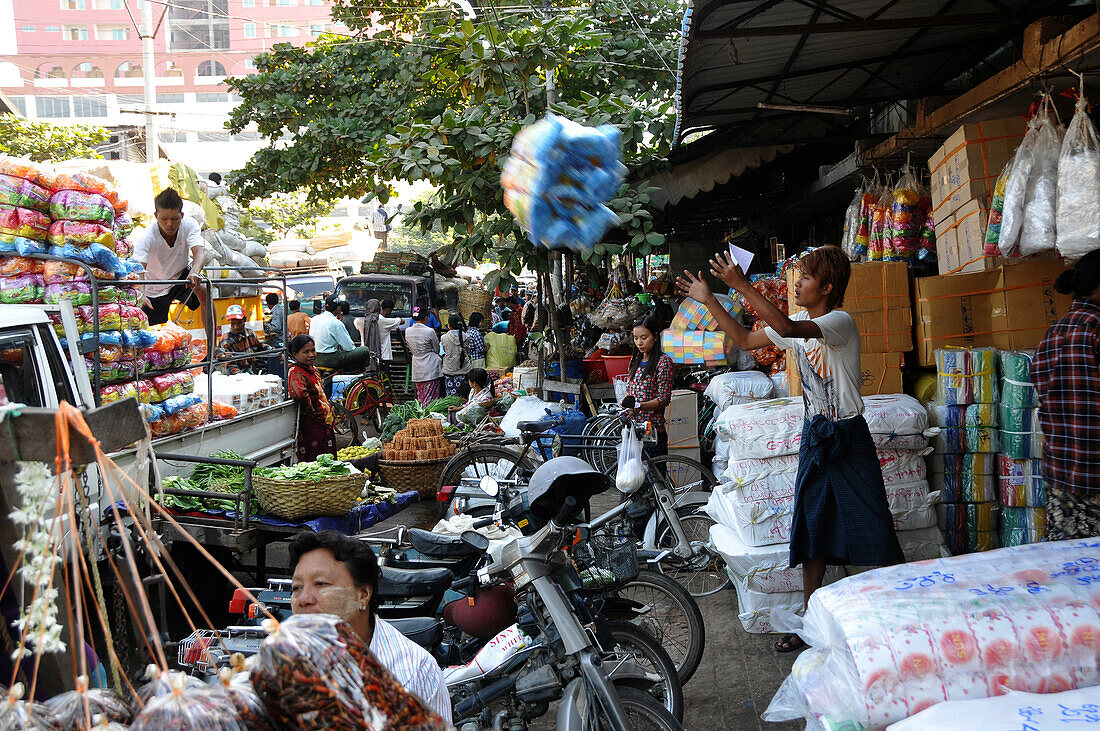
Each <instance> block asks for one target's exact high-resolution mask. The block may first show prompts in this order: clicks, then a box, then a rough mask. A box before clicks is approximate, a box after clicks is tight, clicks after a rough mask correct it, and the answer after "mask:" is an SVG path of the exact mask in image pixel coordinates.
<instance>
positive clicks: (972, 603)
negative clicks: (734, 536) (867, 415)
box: [763, 540, 1100, 731]
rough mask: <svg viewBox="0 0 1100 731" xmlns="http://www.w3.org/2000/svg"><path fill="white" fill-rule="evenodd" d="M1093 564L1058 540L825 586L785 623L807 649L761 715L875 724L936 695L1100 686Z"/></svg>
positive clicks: (1098, 558) (1098, 602)
mask: <svg viewBox="0 0 1100 731" xmlns="http://www.w3.org/2000/svg"><path fill="white" fill-rule="evenodd" d="M1097 567H1100V547H1098V545H1097V542H1096V541H1094V540H1078V541H1059V542H1055V543H1037V544H1033V545H1026V546H1018V547H1014V548H1004V549H1000V550H997V551H991V552H987V553H980V554H971V555H966V556H955V557H952V558H944V559H937V560H934V561H929V562H925V563H922V564H918V565H908V564H901V565H897V566H889V567H886V568H881V569H877V570H875V571H870V572H867V573H864V574H861V575H859V576H854V577H849V578H848V579H847V580H846V581H843V582H839V583H836V584H831V585H829V586H825V587H822V588H821V589H819V590H818V591H816V592H814V594H813V596H812V597H811V598H810V602H809V607H808V609H807V612H806V615H805V618H804V619H803V620H802V622H801V626H798V625H797V622H796V620H793V619H792V624H793V625H794V626H792V627H791V629H795V630H797V631H798V634H799V636H800V637H801V638H802V639H803V640H805V641H806V642H807V644H809V645H811V649H809V650H806V651H804V652H803V653H802V654H801V655H799V657H798V659H797V660H796V661H795V664H794V667H793V668H792V669H791V674H790V676H789V677H788V678H787V679H786V680H785V681H784V683H783V685H782V687H781V688H780V689H779V691H778V692H777V693H776V695H775V697H774V698H773V700H772V702H771V705H770V706H769V707H768V709H767V711H766V712H765V713H764V716H763V717H764V719H765V720H768V721H786V720H794V719H798V718H804V719H806V721H807V724H808V727H809V728H813V729H822V728H824V729H839V728H859V729H867V730H868V731H877V730H879V729H884V728H886V727H887V726H889V725H890V724H892V723H896V722H898V721H901V720H902V719H904V718H906V717H908V716H911V715H913V714H916V713H918V712H920V711H922V710H924V709H925V708H928V707H930V706H933V705H935V704H937V703H940V702H943V701H952V700H960V699H975V698H983V697H987V696H995V695H999V694H1002V693H1004V692H1005V691H1006V690H1019V691H1027V692H1039V693H1042V692H1046V693H1050V692H1059V691H1065V690H1070V689H1074V688H1083V687H1087V686H1094V685H1097V684H1100V674H1098V666H1100V643H1097V642H1096V639H1095V638H1096V637H1097V636H1100V614H1098V607H1100V582H1097V581H1095V580H1094V579H1095V578H1096V577H1097V574H1096V569H1097ZM967 721H969V722H970V724H971V726H970V727H974V728H980V727H981V726H982V721H983V719H979V718H968V719H967ZM987 725H988V724H987Z"/></svg>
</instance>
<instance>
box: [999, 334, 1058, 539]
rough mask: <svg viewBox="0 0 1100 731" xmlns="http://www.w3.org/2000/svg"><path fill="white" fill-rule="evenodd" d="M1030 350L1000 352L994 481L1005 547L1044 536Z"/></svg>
mask: <svg viewBox="0 0 1100 731" xmlns="http://www.w3.org/2000/svg"><path fill="white" fill-rule="evenodd" d="M1034 357H1035V353H1034V351H1029V350H1009V351H1002V352H1001V353H1000V364H1001V403H1000V409H999V410H1000V428H1001V432H1000V441H1001V454H1000V455H999V459H998V483H999V495H1000V500H1001V505H1002V506H1003V507H1002V508H1001V524H1000V539H1001V545H1003V546H1017V545H1021V544H1024V543H1035V542H1037V541H1041V540H1043V539H1044V538H1045V536H1046V511H1045V506H1046V488H1045V484H1044V482H1043V472H1042V459H1041V457H1042V449H1043V437H1042V430H1041V429H1040V426H1039V409H1038V408H1036V406H1037V403H1038V398H1037V396H1036V392H1035V386H1034V385H1033V384H1032V383H1031V364H1032V361H1033V359H1034Z"/></svg>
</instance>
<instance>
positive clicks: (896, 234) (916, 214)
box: [882, 167, 927, 263]
mask: <svg viewBox="0 0 1100 731" xmlns="http://www.w3.org/2000/svg"><path fill="white" fill-rule="evenodd" d="M891 197H892V200H891V202H890V215H889V218H888V219H887V222H886V223H887V229H886V231H885V235H884V237H883V256H882V258H883V260H884V261H904V262H907V263H913V262H915V261H916V260H917V254H918V252H919V251H920V248H921V235H920V234H921V227H922V226H923V225H924V221H925V218H926V216H927V212H926V210H925V209H923V208H922V207H921V202H922V200H924V197H925V196H924V194H923V190H922V188H921V185H920V181H919V180H917V177H916V176H915V175H914V174H913V172H912V171H911V170H910V169H909V168H908V167H906V168H905V170H904V172H903V173H902V176H901V179H900V180H898V184H897V185H896V186H895V187H894V190H893V192H892V193H891Z"/></svg>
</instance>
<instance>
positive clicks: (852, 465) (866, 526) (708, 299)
mask: <svg viewBox="0 0 1100 731" xmlns="http://www.w3.org/2000/svg"><path fill="white" fill-rule="evenodd" d="M710 265H711V274H713V275H714V276H716V277H718V278H719V279H720V280H722V281H723V282H725V283H726V284H728V285H729V286H730V287H732V288H733V289H735V290H737V291H738V292H740V293H741V294H742V295H743V296H744V297H745V299H746V301H747V302H748V303H749V304H750V305H751V306H752V308H753V309H754V310H755V311H756V312H758V313H760V316H761V317H762V318H763V319H764V321H765V322H767V323H768V327H766V328H765V329H764V330H762V331H759V332H749V331H748V330H746V329H745V328H744V327H742V326H741V325H739V324H738V323H737V322H736V321H735V320H734V319H733V317H731V316H730V314H729V313H728V312H727V311H726V310H725V308H723V307H722V305H721V304H719V303H718V300H717V299H715V297H714V294H713V293H712V292H711V291H710V287H708V286H707V283H706V282H705V281H704V280H703V275H702V272H699V273H698V274H696V275H693V274H691V273H690V272H687V271H685V272H684V276H682V277H678V278H677V280H676V283H677V286H678V287H679V289H680V291H681V293H682V294H684V295H686V296H688V297H691V298H692V299H695V300H698V301H699V302H702V303H703V304H705V305H706V306H707V310H709V311H710V313H711V315H712V316H713V317H714V318H715V320H717V322H718V324H719V326H720V327H721V328H722V329H723V330H724V331H725V332H726V333H727V334H728V335H729V336H730V337H731V338H732V339H733V341H734V343H735V344H736V345H737V346H738V347H739V348H741V349H742V350H753V349H756V348H762V347H766V346H769V345H775V346H777V347H780V348H783V349H786V350H793V351H794V353H795V356H796V357H797V361H798V373H799V376H801V378H802V389H803V397H802V398H803V402H804V404H805V408H806V417H805V422H804V425H803V428H802V443H801V447H800V448H799V452H798V477H797V482H796V486H795V499H794V515H793V517H792V520H791V556H790V565H791V566H792V567H794V566H798V565H799V564H801V565H802V582H803V591H804V593H805V599H806V601H807V602H809V600H810V595H811V594H813V592H814V591H815V590H816V589H818V588H819V587H820V586H821V582H822V580H823V578H824V576H825V567H826V566H827V565H831V564H836V565H855V566H886V565H890V564H895V563H901V562H903V561H904V560H905V558H904V557H903V555H902V552H901V545H900V544H899V543H898V538H897V535H896V534H895V533H894V524H893V520H892V519H891V517H890V508H889V505H888V504H887V501H886V488H885V486H884V485H883V481H882V471H881V470H880V468H879V462H878V457H877V455H876V452H875V445H874V442H872V441H871V433H870V431H869V430H868V429H867V422H866V420H864V418H863V398H862V397H861V396H860V392H859V388H860V363H859V356H860V341H859V330H858V329H857V328H856V323H855V320H853V319H852V316H851V315H849V314H848V313H847V312H844V311H843V310H840V309H837V308H839V307H840V306H841V305H843V304H844V290H845V289H846V288H847V286H848V277H849V275H850V274H851V265H850V264H849V262H848V258H847V256H845V254H844V252H843V251H841V250H840V248H839V247H836V246H823V247H821V248H819V249H815V250H814V251H812V252H810V253H809V254H807V255H806V256H805V257H803V259H802V261H801V262H800V264H799V268H800V273H799V278H798V280H797V282H796V283H795V288H794V292H793V295H794V301H795V303H796V304H798V305H799V306H801V307H803V308H805V309H804V310H803V311H801V312H798V313H797V314H795V315H794V316H793V317H788V316H787V315H786V314H784V313H783V312H782V311H780V310H779V308H777V307H776V306H775V305H773V304H772V303H770V302H769V301H768V300H767V299H766V298H765V297H764V296H763V295H762V294H761V293H760V292H758V291H756V289H755V288H753V286H752V284H751V283H750V282H749V280H748V278H747V277H746V276H745V274H744V272H742V271H741V268H740V267H739V266H737V265H736V264H734V263H733V262H732V261H730V260H729V259H728V258H727V257H726V256H725V255H724V254H720V255H718V256H717V257H715V258H714V259H712V260H711V262H710ZM804 646H805V643H804V642H803V641H802V639H801V638H800V637H798V635H794V634H786V635H784V636H783V637H782V638H781V639H780V640H779V641H778V642H776V643H775V649H776V650H777V651H779V652H790V651H791V650H797V649H799V648H802V647H804Z"/></svg>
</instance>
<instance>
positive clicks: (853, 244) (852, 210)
mask: <svg viewBox="0 0 1100 731" xmlns="http://www.w3.org/2000/svg"><path fill="white" fill-rule="evenodd" d="M862 199H863V188H856V194H855V197H853V198H852V202H851V203H849V204H848V210H847V211H845V212H844V234H843V236H842V237H841V248H842V249H844V253H845V254H847V255H848V258H849V259H852V260H853V261H854V260H856V259H858V258H859V251H858V247H857V241H856V239H857V235H858V234H859V204H860V201H861V200H862Z"/></svg>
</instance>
